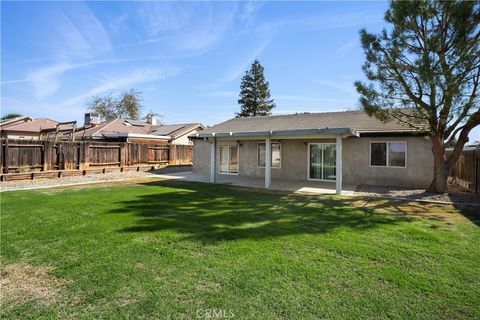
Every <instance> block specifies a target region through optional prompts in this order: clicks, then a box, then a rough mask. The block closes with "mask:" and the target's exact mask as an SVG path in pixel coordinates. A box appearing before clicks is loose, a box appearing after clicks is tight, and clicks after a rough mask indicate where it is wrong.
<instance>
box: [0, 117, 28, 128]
mask: <svg viewBox="0 0 480 320" xmlns="http://www.w3.org/2000/svg"><path fill="white" fill-rule="evenodd" d="M31 120H33V119H32V118H30V117H28V116H21V117H15V118H11V119H5V120H0V128H1V129H5V128H8V127H11V126H14V125H16V124H19V123H23V122H27V121H31Z"/></svg>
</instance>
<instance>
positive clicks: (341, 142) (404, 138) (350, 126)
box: [192, 111, 433, 193]
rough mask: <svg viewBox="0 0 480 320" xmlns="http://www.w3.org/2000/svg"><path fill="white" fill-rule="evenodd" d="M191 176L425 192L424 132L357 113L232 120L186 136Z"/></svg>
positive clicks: (429, 168)
mask: <svg viewBox="0 0 480 320" xmlns="http://www.w3.org/2000/svg"><path fill="white" fill-rule="evenodd" d="M192 140H193V141H194V160H193V173H194V174H199V175H205V176H208V177H209V180H210V181H211V182H215V181H217V179H219V178H221V177H224V176H227V175H228V176H229V177H230V178H231V181H235V179H239V178H242V177H254V178H259V177H261V178H262V179H264V186H265V188H269V187H271V184H272V179H273V180H275V179H282V180H287V181H292V180H296V183H298V181H299V180H300V181H301V180H303V181H308V182H309V183H310V184H311V183H312V181H315V182H317V181H318V182H319V183H322V184H325V183H327V184H329V185H331V186H332V187H335V188H336V192H337V193H340V192H341V189H342V184H352V185H358V184H370V185H381V186H404V187H418V188H425V187H428V185H429V184H430V182H431V180H432V176H433V155H432V151H431V142H430V140H429V138H428V137H427V132H426V131H425V129H415V128H412V127H408V126H405V125H402V124H400V123H393V122H391V123H383V122H381V121H379V120H377V119H376V118H373V117H369V116H368V115H367V114H366V113H365V112H363V111H346V112H326V113H301V114H292V115H279V116H264V117H253V118H235V119H231V120H228V121H226V122H223V123H220V124H218V125H215V126H213V127H210V128H208V129H206V130H204V131H201V132H199V133H197V134H196V135H195V136H194V137H192Z"/></svg>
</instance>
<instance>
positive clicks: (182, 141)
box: [171, 130, 198, 145]
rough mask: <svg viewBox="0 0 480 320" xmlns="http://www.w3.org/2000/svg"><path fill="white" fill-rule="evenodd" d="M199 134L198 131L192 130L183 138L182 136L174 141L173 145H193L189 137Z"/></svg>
mask: <svg viewBox="0 0 480 320" xmlns="http://www.w3.org/2000/svg"><path fill="white" fill-rule="evenodd" d="M197 132H198V130H192V131H189V132H187V133H185V134H184V135H183V136H180V137H178V138H176V139H174V140H172V141H171V144H183V145H192V144H193V142H192V141H190V139H188V136H190V135H194V134H196V133H197Z"/></svg>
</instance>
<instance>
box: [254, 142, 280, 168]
mask: <svg viewBox="0 0 480 320" xmlns="http://www.w3.org/2000/svg"><path fill="white" fill-rule="evenodd" d="M260 144H264V145H265V149H267V145H266V143H265V142H262V141H258V142H257V167H258V168H263V169H264V168H265V166H259V165H258V154H259V146H260ZM272 144H278V145H279V146H280V166H279V167H274V166H273V165H271V166H270V168H272V169H282V162H283V161H282V158H283V154H282V143H281V142H277V141H273V142H270V145H272ZM270 149H271V146H270ZM270 158H271V159H270V160H271V161H273V158H272V157H270Z"/></svg>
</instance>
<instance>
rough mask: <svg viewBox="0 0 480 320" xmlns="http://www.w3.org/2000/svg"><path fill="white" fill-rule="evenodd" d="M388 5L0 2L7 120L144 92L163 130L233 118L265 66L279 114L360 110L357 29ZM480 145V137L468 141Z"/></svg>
mask: <svg viewBox="0 0 480 320" xmlns="http://www.w3.org/2000/svg"><path fill="white" fill-rule="evenodd" d="M387 6H388V3H387V2H380V1H375V2H361V1H355V2H260V1H244V2H126V1H107V2H81V1H75V2H5V1H2V3H1V113H2V114H6V113H10V112H15V113H21V114H25V115H30V116H33V117H48V118H52V119H55V120H58V121H70V120H77V121H78V123H79V124H83V115H84V113H85V112H86V111H87V104H88V101H89V100H90V99H91V97H92V96H94V95H107V94H110V93H112V94H114V95H115V94H119V93H120V92H122V91H123V90H129V89H132V88H134V89H137V90H139V91H141V92H142V94H143V98H144V101H143V104H144V112H148V111H150V110H152V111H154V112H156V113H158V114H160V115H162V121H163V122H164V123H167V124H170V123H182V122H183V123H185V122H201V123H203V124H205V125H213V124H216V123H219V122H222V121H224V120H227V119H230V118H232V117H233V116H234V114H235V112H237V111H239V106H238V104H237V100H238V93H239V86H240V81H241V78H242V76H243V75H244V73H245V71H246V70H247V69H248V68H249V66H250V65H251V63H252V62H253V61H254V60H255V59H259V60H260V62H261V63H262V65H263V66H264V67H265V76H266V78H267V80H268V81H269V83H270V91H271V94H272V97H273V98H274V100H275V103H276V108H275V109H274V110H273V114H288V113H296V112H323V111H341V110H352V109H357V108H358V94H357V93H356V91H355V89H354V87H353V82H354V81H356V80H363V79H364V75H363V73H362V70H361V66H362V64H363V62H364V53H363V51H362V49H361V47H360V40H359V30H360V29H361V28H366V29H367V30H368V31H370V32H379V31H381V30H382V28H384V27H386V24H385V22H384V20H383V17H384V13H385V11H386V9H387ZM470 139H471V140H480V128H476V129H475V130H474V132H473V133H472V134H471V136H470Z"/></svg>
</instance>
